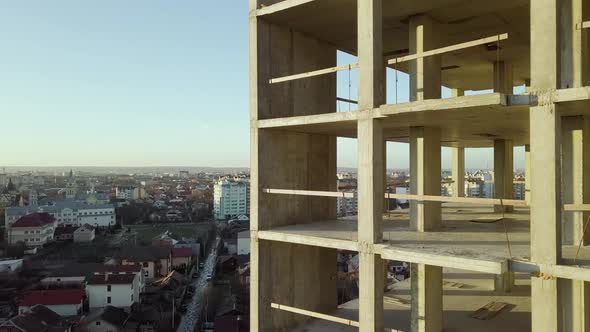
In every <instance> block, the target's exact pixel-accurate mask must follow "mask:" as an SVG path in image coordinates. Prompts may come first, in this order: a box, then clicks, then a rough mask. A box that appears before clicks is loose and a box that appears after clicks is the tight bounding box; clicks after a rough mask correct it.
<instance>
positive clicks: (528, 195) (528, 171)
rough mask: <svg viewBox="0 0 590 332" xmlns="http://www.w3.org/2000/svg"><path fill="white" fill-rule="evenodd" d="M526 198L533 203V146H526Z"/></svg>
mask: <svg viewBox="0 0 590 332" xmlns="http://www.w3.org/2000/svg"><path fill="white" fill-rule="evenodd" d="M524 200H525V202H527V204H531V146H530V145H529V144H525V146H524Z"/></svg>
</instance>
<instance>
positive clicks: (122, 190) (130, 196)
mask: <svg viewBox="0 0 590 332" xmlns="http://www.w3.org/2000/svg"><path fill="white" fill-rule="evenodd" d="M115 196H116V197H117V198H118V199H124V200H127V201H135V200H138V199H142V198H144V197H145V189H144V188H142V187H138V186H118V187H117V188H116V189H115Z"/></svg>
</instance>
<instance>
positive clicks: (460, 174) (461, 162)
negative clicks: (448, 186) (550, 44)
mask: <svg viewBox="0 0 590 332" xmlns="http://www.w3.org/2000/svg"><path fill="white" fill-rule="evenodd" d="M452 149H453V169H452V176H453V181H455V182H454V183H453V196H455V197H464V196H465V148H463V147H453V148H452Z"/></svg>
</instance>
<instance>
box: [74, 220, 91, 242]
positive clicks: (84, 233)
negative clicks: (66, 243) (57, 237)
mask: <svg viewBox="0 0 590 332" xmlns="http://www.w3.org/2000/svg"><path fill="white" fill-rule="evenodd" d="M94 238H95V230H94V227H92V226H90V225H88V224H84V225H82V226H80V227H78V229H76V231H75V232H74V242H92V241H93V240H94Z"/></svg>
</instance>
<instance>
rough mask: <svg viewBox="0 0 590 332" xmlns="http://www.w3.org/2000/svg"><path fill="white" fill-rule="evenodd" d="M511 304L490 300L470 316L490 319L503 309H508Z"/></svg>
mask: <svg viewBox="0 0 590 332" xmlns="http://www.w3.org/2000/svg"><path fill="white" fill-rule="evenodd" d="M509 306H510V304H509V303H506V302H490V303H488V304H486V305H484V306H483V307H481V308H479V309H477V310H476V311H475V312H473V313H472V314H471V315H469V316H470V317H471V318H475V319H479V320H490V319H492V318H494V317H496V316H498V314H500V313H501V312H502V311H504V310H506V309H508V308H509Z"/></svg>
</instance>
